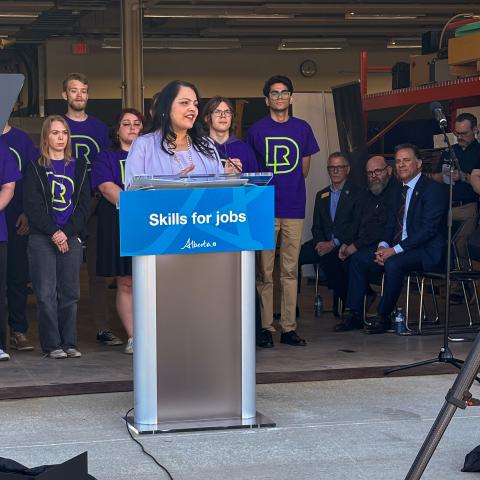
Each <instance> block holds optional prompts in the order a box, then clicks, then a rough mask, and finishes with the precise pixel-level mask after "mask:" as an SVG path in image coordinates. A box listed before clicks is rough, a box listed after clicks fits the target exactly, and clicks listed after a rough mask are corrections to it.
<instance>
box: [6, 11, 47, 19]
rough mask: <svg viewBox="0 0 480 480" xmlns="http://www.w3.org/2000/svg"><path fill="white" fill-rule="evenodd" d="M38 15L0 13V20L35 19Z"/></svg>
mask: <svg viewBox="0 0 480 480" xmlns="http://www.w3.org/2000/svg"><path fill="white" fill-rule="evenodd" d="M39 15H40V14H39V13H17V12H8V13H5V12H3V13H0V18H37V17H38V16H39Z"/></svg>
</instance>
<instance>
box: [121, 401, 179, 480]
mask: <svg viewBox="0 0 480 480" xmlns="http://www.w3.org/2000/svg"><path fill="white" fill-rule="evenodd" d="M132 410H133V407H132V408H131V409H130V410H129V411H128V412H127V413H126V414H125V426H126V428H127V432H128V434H129V435H130V438H131V439H132V440H133V441H134V442H135V443H138V445H140V448H141V449H142V452H143V453H144V454H145V455H147V456H148V457H150V458H151V459H152V460H153V461H154V462H155V463H156V464H157V465H158V466H159V467H160V468H161V469H162V470H163V471H164V472H165V473H166V474H167V476H168V478H169V479H170V480H174V478H173V477H172V475H171V473H170V472H169V471H168V469H167V468H166V467H164V466H163V465H162V464H161V463H160V462H159V461H158V460H157V459H156V458H155V457H154V456H153V455H152V454H150V453H148V452H147V451H146V450H145V447H144V446H143V445H142V443H141V442H139V441H138V440H137V439H136V438H135V437H134V436H133V435H132V432H131V431H130V429H129V428H128V422H127V417H128V414H129V413H130V412H131V411H132Z"/></svg>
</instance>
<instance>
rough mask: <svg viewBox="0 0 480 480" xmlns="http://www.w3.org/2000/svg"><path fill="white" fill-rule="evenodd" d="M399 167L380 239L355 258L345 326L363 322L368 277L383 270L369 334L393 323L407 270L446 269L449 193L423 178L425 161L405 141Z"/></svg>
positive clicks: (397, 154)
mask: <svg viewBox="0 0 480 480" xmlns="http://www.w3.org/2000/svg"><path fill="white" fill-rule="evenodd" d="M395 168H396V172H397V177H398V179H399V180H400V182H401V184H402V188H401V189H400V190H399V193H398V195H397V197H396V201H395V202H394V203H393V209H392V211H391V212H390V215H389V217H388V220H387V224H386V227H385V231H384V232H383V236H382V241H381V242H379V243H378V245H377V246H375V247H369V248H365V249H361V250H359V251H358V252H356V253H355V254H354V255H352V257H351V263H350V271H349V289H348V295H347V305H346V306H347V310H346V312H345V314H344V317H345V318H344V321H345V322H349V323H352V324H355V325H358V324H359V322H358V320H359V318H361V312H362V306H363V296H364V293H365V291H366V288H367V285H368V279H369V276H370V275H371V273H373V272H381V271H384V288H383V296H382V299H381V301H380V304H379V306H378V314H377V315H376V316H375V317H374V318H373V319H372V322H371V325H370V326H368V327H365V333H383V332H384V331H385V329H386V328H387V327H388V326H389V325H390V316H391V313H392V311H393V310H394V308H395V305H396V303H397V300H398V297H399V296H400V293H401V291H402V288H403V281H404V276H405V274H406V273H407V272H409V271H412V270H420V271H421V270H423V271H442V270H444V269H445V261H444V259H445V255H444V253H445V249H446V217H447V209H448V198H447V192H446V190H445V188H444V187H443V186H442V185H440V184H438V183H436V182H434V181H432V180H429V179H428V178H427V177H426V176H425V175H423V174H422V160H421V159H420V155H419V151H418V148H417V147H416V146H415V145H412V144H408V143H404V144H401V145H397V147H395Z"/></svg>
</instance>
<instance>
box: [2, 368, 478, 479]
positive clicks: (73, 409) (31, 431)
mask: <svg viewBox="0 0 480 480" xmlns="http://www.w3.org/2000/svg"><path fill="white" fill-rule="evenodd" d="M453 380H454V376H452V375H436V376H423V377H404V378H386V379H363V380H346V381H331V382H330V381H328V382H311V383H291V384H272V385H260V386H258V389H257V408H258V410H259V411H260V412H262V413H264V414H265V415H267V416H269V417H271V418H272V419H273V420H274V421H276V422H277V425H278V426H277V428H273V429H259V430H249V431H239V430H235V431H216V432H197V433H181V434H178V433H177V434H164V435H158V436H152V437H147V436H142V437H137V438H139V439H140V440H141V441H142V442H143V444H144V445H145V447H146V448H147V450H148V451H149V452H151V453H152V454H153V455H154V456H156V458H157V459H158V460H159V461H160V462H161V463H163V464H164V465H165V466H166V467H167V468H168V469H169V470H170V472H171V473H172V475H173V478H174V479H175V480H227V479H228V480H254V479H259V480H260V479H261V480H270V479H271V480H302V479H305V480H307V479H308V480H311V479H315V480H336V479H338V480H346V479H349V480H353V479H359V480H360V479H361V480H377V479H378V480H387V479H388V480H397V479H398V480H400V479H403V478H405V475H406V473H407V472H408V469H409V467H410V465H411V462H412V461H413V459H414V458H415V456H416V454H417V452H418V449H419V448H420V445H421V444H422V442H423V440H424V438H425V436H426V434H427V432H428V430H429V429H430V427H431V425H432V423H433V420H434V418H435V417H436V415H437V413H438V411H439V409H440V407H441V406H442V404H443V399H444V396H445V394H446V392H447V390H448V389H449V388H450V387H451V384H452V383H453ZM472 393H473V394H474V395H475V394H476V395H477V396H478V395H480V389H479V388H478V387H476V386H474V387H473V390H472ZM131 406H132V395H131V394H130V393H113V394H101V395H83V396H69V397H51V398H38V399H28V400H4V401H2V402H0V425H1V432H2V442H1V444H0V456H2V457H8V458H12V459H14V460H16V461H18V462H21V463H23V464H26V465H27V466H34V465H40V464H45V463H58V462H63V461H65V460H67V459H69V458H71V457H73V456H75V455H77V454H79V453H82V452H84V451H88V455H89V471H90V473H91V474H92V475H93V476H95V477H96V478H97V479H98V480H114V479H115V480H127V479H128V480H147V479H148V480H152V479H154V478H155V479H164V478H165V479H166V478H167V477H166V475H165V474H163V473H162V472H161V471H160V469H159V468H158V467H157V466H156V465H155V464H154V463H153V462H152V461H151V460H150V459H149V458H148V457H146V456H145V455H143V454H142V453H141V451H140V448H139V447H138V445H136V444H134V443H133V442H132V441H131V439H130V438H129V436H128V434H127V432H126V430H125V424H124V423H123V422H122V420H121V417H122V415H123V414H124V413H125V412H126V411H127V410H128V409H129V408H130V407H131ZM479 430H480V410H477V409H475V408H470V409H467V410H465V411H463V410H458V411H457V413H456V415H455V416H454V418H453V420H452V422H451V424H450V426H449V427H448V429H447V431H446V434H445V436H444V438H443V439H442V441H441V443H440V445H439V447H438V450H437V452H436V453H435V455H434V456H433V458H432V460H431V462H430V465H429V467H428V469H427V471H426V473H425V475H424V476H423V477H422V478H423V479H425V480H456V479H466V478H467V479H468V478H477V477H478V475H479V474H465V473H460V469H461V467H462V465H463V461H464V457H465V455H466V454H467V453H468V452H469V451H470V450H472V449H473V448H474V447H476V446H477V445H478V444H479V443H480V437H479V435H478V432H479Z"/></svg>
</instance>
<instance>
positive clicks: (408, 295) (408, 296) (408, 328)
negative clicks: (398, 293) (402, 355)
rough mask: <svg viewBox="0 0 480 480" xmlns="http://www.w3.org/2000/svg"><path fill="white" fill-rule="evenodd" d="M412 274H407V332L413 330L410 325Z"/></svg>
mask: <svg viewBox="0 0 480 480" xmlns="http://www.w3.org/2000/svg"><path fill="white" fill-rule="evenodd" d="M410 278H411V277H410V275H407V301H406V304H405V329H406V330H407V332H411V331H412V330H411V328H410V327H409V326H408V320H409V319H410Z"/></svg>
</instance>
